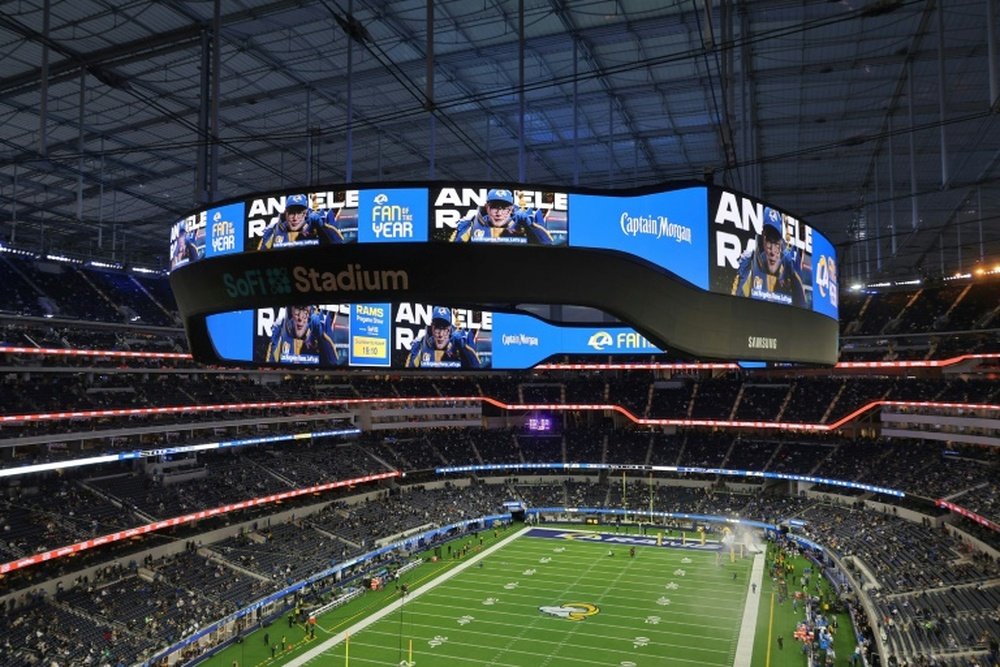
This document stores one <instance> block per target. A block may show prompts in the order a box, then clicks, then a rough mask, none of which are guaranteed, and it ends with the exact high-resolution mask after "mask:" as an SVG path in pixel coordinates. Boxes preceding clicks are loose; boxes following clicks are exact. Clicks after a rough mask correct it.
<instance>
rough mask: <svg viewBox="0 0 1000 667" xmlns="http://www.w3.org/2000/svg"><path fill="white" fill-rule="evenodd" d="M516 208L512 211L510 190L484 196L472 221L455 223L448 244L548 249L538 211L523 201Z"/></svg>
mask: <svg viewBox="0 0 1000 667" xmlns="http://www.w3.org/2000/svg"><path fill="white" fill-rule="evenodd" d="M519 204H520V205H519V206H517V207H516V208H515V207H514V193H513V192H511V191H510V190H504V189H501V188H493V189H492V190H490V191H489V192H488V193H487V194H486V205H485V206H480V207H479V209H478V210H477V211H476V212H475V213H474V214H473V215H472V217H470V218H465V219H464V220H459V221H458V226H457V227H456V228H455V233H454V234H452V236H451V240H452V241H453V242H458V243H469V242H472V243H477V242H484V241H485V242H493V243H532V244H538V245H552V234H550V233H549V230H548V229H546V228H545V216H544V215H543V213H542V211H541V210H540V209H537V208H529V207H527V206H525V205H524V201H523V198H522V200H521V201H520V202H519Z"/></svg>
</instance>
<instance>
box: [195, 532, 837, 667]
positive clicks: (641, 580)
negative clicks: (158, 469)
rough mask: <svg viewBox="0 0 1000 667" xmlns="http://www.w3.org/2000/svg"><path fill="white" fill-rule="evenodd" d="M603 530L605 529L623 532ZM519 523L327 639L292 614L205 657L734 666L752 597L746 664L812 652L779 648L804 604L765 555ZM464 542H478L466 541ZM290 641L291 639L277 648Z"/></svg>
mask: <svg viewBox="0 0 1000 667" xmlns="http://www.w3.org/2000/svg"><path fill="white" fill-rule="evenodd" d="M603 530H604V531H605V534H604V539H605V540H606V539H608V538H612V539H616V538H618V536H615V535H613V534H612V535H608V534H607V533H606V531H608V530H609V527H603ZM533 532H535V533H538V532H540V531H538V530H535V531H533ZM514 534H515V531H514V530H510V531H508V532H507V533H506V534H501V535H500V536H499V538H500V539H499V540H497V539H494V538H493V535H492V531H490V532H485V531H484V533H483V535H484V547H483V551H479V550H478V548H473V549H470V552H469V554H468V555H466V556H465V557H464V558H462V559H460V560H451V559H448V558H446V559H444V560H443V561H438V562H436V563H431V562H428V563H426V564H424V565H423V566H421V567H420V568H418V569H417V570H415V571H413V572H411V573H408V574H407V575H405V576H404V578H403V583H406V584H407V587H408V589H409V590H410V593H409V594H408V595H406V596H405V598H403V601H402V604H400V603H399V602H400V597H401V596H400V593H399V592H397V590H396V589H395V587H388V588H387V589H386V590H384V591H381V592H370V593H368V594H367V595H365V596H364V597H363V598H361V599H360V600H358V601H355V602H352V603H351V604H349V605H346V606H345V607H342V608H339V609H336V610H334V611H332V612H329V613H327V614H324V615H323V616H321V617H320V618H319V622H318V625H317V631H316V636H315V638H310V637H308V636H306V634H305V632H304V628H303V626H301V625H294V626H292V627H289V626H287V625H286V623H285V619H280V620H278V621H276V622H275V623H273V624H272V625H271V626H269V627H268V628H267V629H266V630H267V632H268V635H269V644H267V645H265V644H264V643H263V638H262V637H263V632H262V631H258V632H255V633H253V634H252V635H250V636H249V637H247V639H246V641H245V642H244V643H243V644H240V645H236V646H232V647H230V648H229V649H227V650H226V651H224V652H223V653H222V654H217V655H216V656H214V657H213V658H211V659H210V660H209V661H208V662H206V663H203V664H207V665H212V666H214V665H220V666H222V667H231V666H232V665H233V664H234V661H235V663H236V664H238V665H240V666H241V667H277V666H279V665H289V666H291V667H299V666H302V665H307V666H309V667H317V666H323V667H327V666H338V667H339V666H340V665H346V666H350V665H357V666H366V665H401V664H402V665H410V664H412V665H414V666H415V667H418V666H419V667H433V666H442V667H444V666H450V665H456V666H462V665H468V666H476V665H493V666H496V667H546V666H549V667H562V666H566V667H574V666H579V667H588V666H608V667H647V666H653V665H665V666H669V665H678V666H681V667H684V666H693V665H706V666H712V665H718V666H725V667H730V666H732V665H734V663H737V662H738V661H737V659H736V653H737V644H738V640H739V638H740V632H741V626H742V625H743V622H744V610H745V608H746V607H747V604H746V602H747V598H748V596H749V597H751V598H752V600H751V603H752V604H751V605H749V608H750V609H751V610H752V611H751V618H750V620H751V621H753V622H752V624H751V625H749V630H744V633H745V634H748V635H749V636H747V637H744V644H743V646H744V648H743V651H744V653H745V654H746V655H744V656H743V660H742V663H741V664H747V665H753V666H754V667H756V666H758V665H772V666H774V667H778V666H783V665H804V664H805V659H804V658H803V657H802V656H801V654H799V652H798V650H797V648H798V646H797V643H796V642H792V641H791V640H790V639H789V641H788V642H786V646H785V649H784V650H782V651H779V650H777V646H776V645H775V644H774V639H773V637H775V636H776V635H777V634H778V633H780V632H783V633H784V634H785V636H786V637H789V638H790V636H791V631H792V630H793V629H794V620H793V619H794V618H795V616H794V615H792V614H791V609H790V606H789V605H787V604H786V605H784V606H783V607H776V606H775V607H774V608H773V614H774V616H772V606H773V605H772V604H771V594H770V591H771V586H770V581H769V580H767V578H766V577H765V578H764V581H763V582H761V583H760V584H759V585H758V591H757V592H756V593H753V592H751V571H752V564H753V559H752V558H751V557H747V558H745V559H739V558H737V559H736V560H735V562H730V559H729V558H728V554H725V555H723V557H722V558H720V559H718V562H717V557H716V553H715V552H714V551H701V550H697V549H692V548H669V547H659V546H655V545H650V546H645V545H639V546H636V549H635V551H636V554H635V557H634V558H633V557H630V555H629V545H627V544H609V543H607V542H604V541H602V542H598V541H596V540H595V539H594V538H592V537H590V535H592V534H589V533H587V532H586V531H579V530H578V531H575V532H574V531H570V530H566V531H561V530H552V531H551V532H550V536H549V537H540V536H532V535H531V534H526V535H522V536H520V537H517V538H516V539H508V538H511V537H513V536H514ZM566 535H573V537H566ZM674 537H675V539H676V537H677V536H676V534H675V536H674ZM463 544H473V545H477V544H478V541H475V540H473V541H469V542H457V543H454V544H453V548H454V549H458V548H461V546H462V545H463ZM689 544H690V542H689ZM609 551H611V552H613V555H611V556H609V555H608V554H609ZM772 626H773V627H772ZM345 632H348V633H349V638H348V639H347V640H346V641H345V640H344V635H345ZM846 634H847V633H845V635H846ZM769 638H770V640H769ZM281 639H285V640H286V644H288V645H291V648H290V649H289V650H286V651H284V652H282V651H280V650H278V651H277V653H276V655H275V656H274V657H273V658H272V657H271V651H270V648H271V647H273V646H275V645H276V644H279V643H280V641H281ZM838 639H839V638H838ZM845 639H846V637H845ZM768 649H770V650H768ZM751 650H752V652H753V656H752V660H750V659H749V653H750V651H751ZM841 655H843V654H841Z"/></svg>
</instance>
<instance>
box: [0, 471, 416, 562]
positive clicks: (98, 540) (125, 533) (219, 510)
mask: <svg viewBox="0 0 1000 667" xmlns="http://www.w3.org/2000/svg"><path fill="white" fill-rule="evenodd" d="M401 476H402V473H401V472H399V471H398V470H393V471H392V472H383V473H377V474H373V475H365V476H364V477H356V478H354V479H345V480H341V481H338V482H328V483H327V484H319V485H317V486H310V487H307V488H304V489H294V490H292V491H284V492H282V493H275V494H272V495H270V496H261V497H260V498H251V499H249V500H241V501H240V502H238V503H230V504H229V505H222V506H220V507H213V508H212V509H207V510H201V511H199V512H192V513H191V514H185V515H183V516H176V517H174V518H172V519H163V520H162V521H156V522H155V523H148V524H146V525H144V526H137V527H135V528H129V529H127V530H120V531H118V532H115V533H110V534H108V535H102V536H100V537H94V538H91V539H89V540H84V541H83V542H77V543H76V544H68V545H66V546H64V547H59V548H58V549H53V550H51V551H46V552H44V553H38V554H33V555H31V556H28V557H26V558H19V559H17V560H14V561H11V562H9V563H3V564H0V575H2V574H6V573H8V572H13V571H14V570H20V569H21V568H25V567H29V566H31V565H37V564H38V563H43V562H45V561H49V560H55V559H56V558H63V557H66V556H70V555H72V554H77V553H80V552H81V551H86V550H87V549H93V548H94V547H99V546H103V545H105V544H111V543H112V542H119V541H121V540H127V539H129V538H132V537H137V536H139V535H145V534H147V533H153V532H156V531H158V530H163V529H164V528H172V527H173V526H180V525H182V524H185V523H191V522H192V521H199V520H201V519H207V518H209V517H213V516H216V515H219V514H227V513H229V512H235V511H237V510H242V509H246V508H248V507H256V506H258V505H266V504H268V503H275V502H278V501H281V500H288V499H289V498H296V497H298V496H304V495H308V494H310V493H321V492H323V491H329V490H330V489H338V488H342V487H345V486H354V485H356V484H365V483H367V482H376V481H378V480H382V479H389V478H391V477H401Z"/></svg>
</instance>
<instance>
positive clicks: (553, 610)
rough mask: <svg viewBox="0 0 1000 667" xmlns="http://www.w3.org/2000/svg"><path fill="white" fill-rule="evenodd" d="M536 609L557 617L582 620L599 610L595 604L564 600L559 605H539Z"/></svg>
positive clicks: (597, 612)
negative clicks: (564, 601)
mask: <svg viewBox="0 0 1000 667" xmlns="http://www.w3.org/2000/svg"><path fill="white" fill-rule="evenodd" d="M538 611H540V612H542V613H543V614H549V615H550V616H555V617H557V618H565V619H566V620H568V621H583V620H585V619H586V618H588V617H589V616H594V615H595V614H599V613H600V611H601V610H600V608H599V607H598V606H597V605H593V604H590V603H589V602H566V603H564V604H561V605H559V606H552V607H539V608H538Z"/></svg>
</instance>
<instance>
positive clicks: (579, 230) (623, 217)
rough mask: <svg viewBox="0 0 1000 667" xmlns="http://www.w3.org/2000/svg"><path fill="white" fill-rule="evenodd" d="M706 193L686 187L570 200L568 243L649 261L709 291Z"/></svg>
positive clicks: (705, 190) (697, 188) (571, 196)
mask: <svg viewBox="0 0 1000 667" xmlns="http://www.w3.org/2000/svg"><path fill="white" fill-rule="evenodd" d="M707 193H708V190H707V188H703V187H694V188H686V189H683V190H674V191H672V192H661V193H657V194H651V195H643V196H637V197H607V196H603V195H574V194H570V196H569V206H570V212H571V214H572V220H573V223H572V224H571V225H570V228H569V244H570V246H575V247H578V248H609V249H611V250H620V251H622V252H626V253H628V254H630V255H636V256H638V257H642V258H643V259H647V260H649V261H650V262H652V263H653V264H656V265H657V266H662V267H664V268H666V269H668V270H670V271H671V272H673V273H674V274H675V275H677V276H678V277H680V278H683V279H684V280H686V281H688V282H689V283H691V284H693V285H695V286H696V287H700V288H701V289H708V262H707V261H706V257H707V256H708V226H707V225H706V220H707V217H708V194H707Z"/></svg>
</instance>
